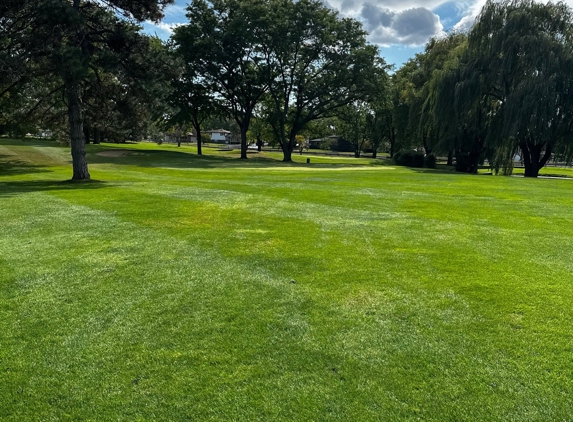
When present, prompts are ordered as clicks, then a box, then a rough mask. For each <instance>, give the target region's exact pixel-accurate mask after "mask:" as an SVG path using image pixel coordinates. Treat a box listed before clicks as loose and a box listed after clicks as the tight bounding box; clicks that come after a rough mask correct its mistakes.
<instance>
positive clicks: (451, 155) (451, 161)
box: [448, 150, 454, 166]
mask: <svg viewBox="0 0 573 422" xmlns="http://www.w3.org/2000/svg"><path fill="white" fill-rule="evenodd" d="M453 165H454V151H453V150H451V151H450V152H449V153H448V166H453Z"/></svg>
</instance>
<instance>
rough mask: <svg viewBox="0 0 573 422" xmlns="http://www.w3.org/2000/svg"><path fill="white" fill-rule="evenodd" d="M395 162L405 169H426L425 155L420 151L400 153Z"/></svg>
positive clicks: (395, 155) (396, 155)
mask: <svg viewBox="0 0 573 422" xmlns="http://www.w3.org/2000/svg"><path fill="white" fill-rule="evenodd" d="M394 162H395V163H396V164H397V165H399V166H405V167H424V153H423V152H420V151H398V152H397V153H396V154H394Z"/></svg>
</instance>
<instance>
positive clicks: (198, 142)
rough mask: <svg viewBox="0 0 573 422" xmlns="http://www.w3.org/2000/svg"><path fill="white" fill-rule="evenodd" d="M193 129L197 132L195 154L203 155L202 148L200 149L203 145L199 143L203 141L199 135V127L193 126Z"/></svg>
mask: <svg viewBox="0 0 573 422" xmlns="http://www.w3.org/2000/svg"><path fill="white" fill-rule="evenodd" d="M195 131H196V132H197V155H203V150H202V149H201V148H202V147H203V146H202V145H201V144H202V143H203V138H202V136H201V129H197V128H195Z"/></svg>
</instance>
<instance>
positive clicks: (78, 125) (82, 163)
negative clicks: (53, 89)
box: [65, 80, 90, 180]
mask: <svg viewBox="0 0 573 422" xmlns="http://www.w3.org/2000/svg"><path fill="white" fill-rule="evenodd" d="M65 83H66V97H67V100H68V121H69V124H70V140H71V146H72V167H73V176H72V180H90V173H89V172H88V162H87V161H86V148H85V141H84V130H83V124H84V121H83V116H82V100H81V95H80V85H79V84H78V83H77V82H72V81H69V80H68V81H66V82H65Z"/></svg>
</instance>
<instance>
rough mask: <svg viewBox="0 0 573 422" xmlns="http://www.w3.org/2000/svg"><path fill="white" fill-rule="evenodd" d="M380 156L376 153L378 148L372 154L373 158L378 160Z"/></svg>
mask: <svg viewBox="0 0 573 422" xmlns="http://www.w3.org/2000/svg"><path fill="white" fill-rule="evenodd" d="M377 155H378V151H376V148H374V151H373V152H372V158H376V157H377Z"/></svg>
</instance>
